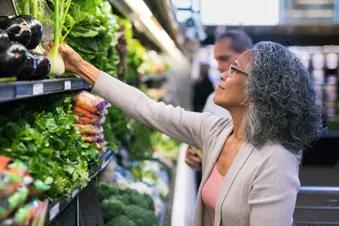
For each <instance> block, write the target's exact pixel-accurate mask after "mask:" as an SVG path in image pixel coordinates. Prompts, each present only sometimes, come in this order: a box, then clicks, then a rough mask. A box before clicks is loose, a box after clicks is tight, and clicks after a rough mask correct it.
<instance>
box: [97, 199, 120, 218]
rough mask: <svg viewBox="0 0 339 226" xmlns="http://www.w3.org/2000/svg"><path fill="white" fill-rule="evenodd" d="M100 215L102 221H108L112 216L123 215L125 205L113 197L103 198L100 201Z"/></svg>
mask: <svg viewBox="0 0 339 226" xmlns="http://www.w3.org/2000/svg"><path fill="white" fill-rule="evenodd" d="M101 209H102V215H103V218H104V222H108V221H110V220H111V219H112V218H114V217H117V216H119V215H123V214H124V212H125V205H124V203H123V202H121V201H119V200H117V199H115V198H114V197H112V198H110V199H105V200H104V201H102V203H101Z"/></svg>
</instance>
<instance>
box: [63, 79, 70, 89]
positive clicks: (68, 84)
mask: <svg viewBox="0 0 339 226" xmlns="http://www.w3.org/2000/svg"><path fill="white" fill-rule="evenodd" d="M64 85H65V90H69V89H71V88H72V84H71V81H65V84H64Z"/></svg>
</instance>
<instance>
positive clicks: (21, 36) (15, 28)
mask: <svg viewBox="0 0 339 226" xmlns="http://www.w3.org/2000/svg"><path fill="white" fill-rule="evenodd" d="M0 28H1V29H3V30H6V31H7V33H8V36H9V38H10V40H11V41H17V42H19V43H21V44H22V45H24V46H27V45H28V44H29V42H30V40H31V37H32V32H31V30H30V29H29V26H28V24H27V22H26V20H24V19H23V18H20V17H13V18H10V17H7V18H4V17H2V18H1V20H0Z"/></svg>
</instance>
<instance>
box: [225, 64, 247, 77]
mask: <svg viewBox="0 0 339 226" xmlns="http://www.w3.org/2000/svg"><path fill="white" fill-rule="evenodd" d="M237 72H238V73H241V74H244V75H247V76H248V74H247V73H246V72H244V71H242V70H239V69H237V68H235V67H234V66H233V65H232V64H231V65H230V68H229V69H228V73H227V76H228V77H232V76H233V75H234V74H235V73H237Z"/></svg>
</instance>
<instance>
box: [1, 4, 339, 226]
mask: <svg viewBox="0 0 339 226" xmlns="http://www.w3.org/2000/svg"><path fill="white" fill-rule="evenodd" d="M227 32H231V33H232V32H240V33H241V34H245V35H247V36H248V37H249V40H251V42H252V44H253V46H255V45H256V44H257V43H259V42H261V41H272V42H277V43H280V44H282V45H283V46H285V47H286V48H287V49H288V50H289V51H291V52H293V53H294V54H296V56H297V57H298V58H299V59H300V60H301V62H302V64H303V66H304V67H305V68H306V70H307V71H308V72H309V74H310V75H311V76H312V78H313V79H314V82H315V83H314V86H315V88H316V91H317V98H318V99H317V100H318V101H320V102H321V103H322V104H323V108H324V114H323V117H322V119H323V121H322V124H323V127H324V128H325V130H324V132H323V133H322V135H321V136H320V138H319V139H316V140H314V141H312V142H311V143H310V144H309V145H307V146H306V147H305V149H304V150H303V152H302V156H301V158H300V164H299V169H298V172H297V174H298V177H299V180H300V187H299V188H298V190H297V191H295V194H296V198H295V199H294V200H295V203H294V204H293V212H291V213H293V214H291V218H293V219H291V221H293V225H295V226H306V225H310V226H311V225H314V226H317V225H318V226H323V225H338V226H339V149H338V147H339V105H338V95H339V89H337V88H338V84H339V82H338V76H339V1H338V0H256V1H254V0H236V1H235V0H232V1H231V0H0V171H1V172H0V198H1V202H0V225H1V226H29V225H33V226H43V225H50V226H104V225H107V226H191V225H194V226H210V225H212V224H211V222H210V221H207V222H209V224H207V223H204V222H206V221H204V222H201V221H202V220H201V219H203V216H199V214H201V213H202V211H200V212H199V211H197V212H195V211H196V207H197V205H198V204H196V201H197V200H198V201H199V200H201V197H199V195H201V194H200V193H198V191H199V186H200V183H201V181H202V174H203V172H202V170H201V163H199V164H200V165H199V164H198V166H193V165H192V164H190V162H188V160H187V158H188V157H187V153H188V152H189V151H192V152H194V153H195V155H194V156H195V158H197V159H200V160H199V161H201V159H203V158H204V154H202V152H201V151H200V150H199V149H196V148H194V147H191V146H189V145H188V144H185V143H183V142H181V141H179V139H174V138H171V137H169V136H167V135H165V134H163V133H161V132H158V131H156V130H154V129H152V128H151V127H148V126H146V125H144V124H143V123H142V122H140V121H138V120H137V119H135V118H134V117H133V114H134V113H133V112H132V113H131V112H129V113H125V112H124V111H122V110H120V109H119V108H118V107H117V106H115V105H114V103H111V102H112V101H110V100H108V99H105V98H104V97H101V96H100V95H98V93H94V92H91V91H92V88H93V87H95V86H96V85H94V83H91V81H89V80H87V79H86V78H85V77H83V76H82V75H79V74H77V73H74V71H73V72H72V71H70V70H68V69H69V68H70V66H69V62H68V63H66V61H64V60H63V59H64V58H65V55H66V52H64V53H62V54H61V52H60V51H61V50H60V48H61V47H62V46H63V48H65V45H64V44H67V45H68V46H70V47H71V48H72V49H73V50H74V51H75V52H76V53H77V54H78V55H79V56H80V57H81V58H82V59H83V60H84V61H86V62H89V63H90V64H91V65H93V66H94V67H95V68H97V69H99V70H100V71H103V72H106V73H107V74H108V75H110V76H112V77H114V78H116V79H114V81H117V80H120V81H122V82H124V83H126V84H128V85H129V86H132V87H134V88H136V89H138V90H139V91H140V92H142V93H144V94H146V95H147V96H148V97H149V98H151V99H153V100H154V101H155V102H158V103H160V102H163V103H165V104H167V105H172V106H174V107H181V108H182V109H184V110H186V111H194V112H203V111H206V110H205V109H206V104H207V102H208V99H209V97H210V98H213V96H214V93H215V89H217V87H218V85H219V83H220V82H222V78H220V74H221V73H222V72H223V71H222V70H221V67H220V62H221V61H224V62H226V61H227V60H228V57H230V56H228V55H227V54H226V55H225V56H221V57H220V58H218V57H219V56H216V52H217V47H216V45H215V43H217V42H220V43H221V41H220V40H225V39H226V40H231V41H233V39H232V38H231V36H226V38H224V39H222V38H219V37H222V35H223V34H226V33H227ZM220 45H221V44H220ZM235 45H236V44H235ZM240 45H241V44H240ZM60 46H61V47H60ZM230 46H231V44H228V45H227V46H224V48H226V49H228V48H231V47H230ZM241 48H242V47H241ZM229 51H230V50H229ZM231 51H233V50H231ZM222 57H224V58H223V59H222ZM226 58H227V59H226ZM74 59H75V58H74ZM228 68H229V67H227V69H225V70H226V71H227V70H228ZM88 70H89V69H88ZM229 70H231V69H229ZM237 70H238V69H237ZM238 72H239V70H238ZM240 72H241V73H245V72H242V71H240ZM245 74H246V73H245ZM228 75H230V74H229V72H228ZM101 76H102V75H101ZM84 78H85V79H84ZM100 78H101V77H100ZM110 79H111V78H107V81H111V80H110ZM99 80H100V79H99ZM102 81H103V80H101V82H102ZM119 84H120V83H119ZM101 88H102V90H103V89H104V87H100V88H97V89H99V91H98V92H99V93H100V92H104V91H100V89H101ZM105 88H106V89H105V90H106V92H110V90H109V87H105ZM112 89H113V90H114V87H112ZM107 90H108V91H107ZM119 90H120V89H119ZM121 90H122V89H121ZM111 92H112V93H117V91H112V90H111ZM123 95H124V93H122V96H121V97H115V100H116V101H115V102H116V103H119V104H120V105H121V106H122V105H123V103H121V102H124V101H125V102H128V103H129V104H132V103H133V104H134V105H137V107H135V108H137V109H138V108H142V107H140V106H141V105H142V104H143V103H145V102H140V103H139V102H138V101H132V100H131V101H129V100H127V99H128V98H126V97H124V96H123ZM119 98H121V100H120V101H119ZM133 98H134V97H133ZM133 98H132V97H131V98H129V99H133ZM135 98H139V97H138V96H136V97H135ZM211 100H212V99H211ZM138 103H139V105H138ZM119 104H117V105H118V106H120V105H119ZM126 105H127V103H126ZM159 106H162V105H159ZM145 108H146V110H145V111H149V112H152V113H150V114H154V119H152V118H153V116H152V115H150V117H149V118H148V119H147V118H146V119H143V121H144V122H149V121H150V122H152V121H154V120H156V119H155V118H157V116H158V115H156V113H154V112H153V109H147V106H146V107H145ZM159 108H160V107H159ZM211 113H213V112H211ZM223 114H224V113H223ZM224 116H225V117H226V114H225V115H224ZM169 117H170V116H169ZM173 117H174V116H173ZM219 117H223V116H219ZM164 120H168V119H165V117H164ZM177 123H179V122H177ZM176 125H177V124H176ZM182 126H184V125H182ZM179 127H180V125H179ZM190 129H191V128H190ZM172 130H173V129H172ZM177 130H179V131H181V129H180V128H178V129H177ZM182 130H185V129H182ZM192 130H193V129H192ZM163 131H167V129H164V130H163ZM178 133H180V132H178ZM336 151H337V152H336ZM232 166H233V165H232ZM215 168H216V167H215ZM216 169H217V168H216ZM230 170H232V168H230ZM211 175H212V174H211ZM232 183H233V182H232ZM246 183H247V182H246ZM246 183H245V182H244V184H246ZM244 186H245V185H244ZM201 189H202V188H201ZM291 192H292V193H293V192H294V191H291ZM202 193H203V192H202ZM269 194H270V192H269V191H267V195H269ZM217 195H218V194H215V198H216V197H217ZM239 200H240V198H239ZM204 202H205V201H204ZM248 202H249V201H248ZM197 203H198V202H197ZM203 205H204V204H203ZM214 205H215V204H214ZM217 205H218V202H217ZM239 205H242V204H239ZM246 205H247V203H246ZM199 208H201V206H199ZM204 208H205V207H204ZM215 208H216V207H215ZM220 208H222V207H220ZM237 208H239V207H235V209H237ZM205 209H206V208H205ZM224 211H225V210H224V209H222V210H220V213H222V214H224ZM245 211H247V210H245ZM279 211H280V212H288V211H287V210H286V209H279ZM216 214H217V215H216V217H217V216H218V213H217V212H216ZM262 214H263V215H265V213H262ZM226 215H227V214H226ZM292 215H293V216H292ZM210 216H212V215H210ZM227 216H228V215H227ZM218 217H220V218H221V220H220V219H219V220H220V222H219V223H217V222H216V221H215V223H214V225H216V226H219V225H220V226H226V225H227V226H242V225H244V226H245V225H248V226H259V225H272V226H280V225H281V226H283V224H275V223H272V222H274V221H273V220H272V222H271V223H267V222H269V221H267V222H266V224H260V223H259V224H258V223H253V222H254V221H253V222H252V221H251V222H252V223H243V222H248V221H247V220H246V219H241V220H239V222H238V223H234V221H232V222H233V223H231V222H230V221H229V222H228V220H227V217H223V216H218ZM267 217H272V216H266V218H267ZM213 218H214V216H213ZM263 218H265V217H262V219H263ZM272 218H274V217H272ZM277 218H278V217H277ZM216 219H217V218H216ZM240 221H241V222H242V223H240ZM291 221H290V222H291ZM262 222H263V221H262ZM281 222H282V221H281Z"/></svg>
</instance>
